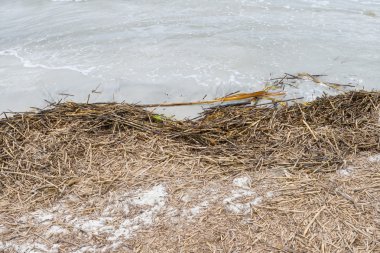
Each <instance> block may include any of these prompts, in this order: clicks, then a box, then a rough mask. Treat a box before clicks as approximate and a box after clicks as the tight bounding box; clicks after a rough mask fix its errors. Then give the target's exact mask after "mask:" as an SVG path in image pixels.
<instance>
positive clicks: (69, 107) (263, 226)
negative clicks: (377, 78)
mask: <svg viewBox="0 0 380 253" xmlns="http://www.w3.org/2000/svg"><path fill="white" fill-rule="evenodd" d="M379 107H380V93H378V92H365V91H360V92H348V93H344V94H342V95H338V96H331V97H322V98H319V99H317V100H315V101H313V102H311V103H308V104H298V103H296V104H293V105H291V106H283V107H281V108H263V107H246V106H228V107H220V108H214V109H210V110H206V111H205V112H204V115H203V117H201V118H200V119H198V120H193V121H190V120H188V121H175V120H171V119H168V118H165V117H163V116H160V115H154V114H153V113H150V112H148V111H146V110H144V109H142V108H141V107H137V106H135V105H129V104H77V103H62V104H57V105H55V106H53V107H52V108H50V109H46V110H42V111H39V112H36V113H22V114H16V115H13V116H12V117H10V116H9V115H8V117H7V118H4V119H1V120H0V251H3V252H115V251H116V252H379V251H380V155H379V154H380V125H379V124H380V123H379Z"/></svg>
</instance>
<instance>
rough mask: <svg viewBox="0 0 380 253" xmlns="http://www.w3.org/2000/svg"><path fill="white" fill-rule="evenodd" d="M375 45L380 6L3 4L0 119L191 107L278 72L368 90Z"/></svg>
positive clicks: (231, 0)
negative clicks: (52, 109)
mask: <svg viewBox="0 0 380 253" xmlns="http://www.w3.org/2000/svg"><path fill="white" fill-rule="evenodd" d="M379 41H380V2H379V1H378V0H366V1H365V0H334V1H319V0H294V1H287V0H267V1H264V0H256V1H254V0H251V1H249V0H209V1H200V0H163V1H155V0H129V1H127V0H113V1H104V0H87V1H85V0H82V1H79V0H76V1H74V0H73V1H70V0H55V1H49V0H34V1H28V0H2V1H1V4H0V89H1V91H0V111H7V110H12V111H20V110H26V109H27V108H28V107H29V106H43V105H44V101H43V100H44V99H47V100H57V99H59V98H60V97H61V96H60V95H59V94H60V93H69V94H73V95H75V96H74V97H71V99H74V100H76V101H81V102H83V101H86V100H87V96H88V94H90V93H91V92H92V91H93V90H96V91H99V92H101V93H91V97H90V101H92V102H95V101H118V102H121V101H126V102H144V103H156V102H163V101H189V100H200V99H202V98H203V97H204V95H206V94H207V95H208V97H209V98H211V97H215V96H222V95H225V94H227V93H229V92H232V91H236V90H241V91H244V90H245V91H253V90H257V89H260V88H262V85H263V81H264V80H266V79H267V78H269V77H270V75H280V74H282V73H283V72H290V73H296V72H310V73H318V74H327V75H329V76H330V77H331V78H332V79H333V81H340V82H356V83H359V84H361V85H363V86H365V87H366V88H367V89H374V88H379V87H380V75H379V70H380V43H379ZM301 89H302V88H301ZM302 92H303V93H304V94H306V95H310V94H312V92H313V91H310V87H308V88H304V90H302ZM190 112H191V110H190V109H189V108H187V109H186V110H182V111H181V110H180V109H170V110H169V113H176V114H177V115H179V116H184V115H189V114H191V113H190Z"/></svg>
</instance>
